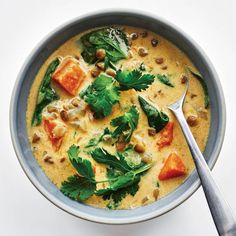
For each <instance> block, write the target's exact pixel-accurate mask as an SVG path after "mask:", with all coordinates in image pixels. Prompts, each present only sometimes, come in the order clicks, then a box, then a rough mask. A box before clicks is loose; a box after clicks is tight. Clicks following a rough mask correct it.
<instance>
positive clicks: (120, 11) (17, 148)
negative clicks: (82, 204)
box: [9, 8, 226, 225]
mask: <svg viewBox="0 0 236 236" xmlns="http://www.w3.org/2000/svg"><path fill="white" fill-rule="evenodd" d="M104 14H109V15H112V14H131V15H136V16H140V17H145V18H149V19H153V20H154V21H155V20H157V21H160V22H161V23H163V24H165V25H167V26H168V27H170V28H172V29H174V30H175V31H177V32H178V33H179V34H180V35H182V36H183V37H184V38H185V39H187V40H188V41H189V42H190V43H191V44H192V46H193V47H194V48H195V49H197V50H198V52H199V54H200V55H201V56H202V57H203V58H204V60H205V63H206V64H207V66H208V67H209V68H210V70H211V73H212V75H213V76H212V77H213V78H214V81H215V84H216V87H217V89H218V95H219V97H220V100H219V101H220V104H219V106H220V107H221V111H222V113H221V126H220V130H219V133H220V134H221V135H220V137H218V140H217V141H218V145H217V146H216V147H215V149H214V152H213V154H212V155H214V156H215V158H214V160H213V161H212V162H211V163H210V164H211V165H210V166H209V167H210V169H213V167H214V165H215V163H216V161H217V159H218V157H219V154H220V151H221V148H222V144H223V140H224V136H225V129H226V105H225V98H224V94H223V90H222V86H221V83H220V80H219V77H218V75H217V73H216V71H215V68H214V66H213V65H212V63H211V61H210V60H209V58H208V56H207V55H206V54H205V52H204V51H203V50H202V48H201V47H200V46H199V45H198V44H197V43H196V42H195V41H194V40H193V39H192V38H191V37H190V36H189V35H187V34H186V33H185V32H184V31H183V30H182V29H180V28H179V27H178V26H176V25H175V24H173V23H171V22H169V21H168V20H166V19H163V18H162V17H160V16H157V15H155V14H153V13H152V12H148V11H143V10H137V9H135V10H133V9H127V8H126V9H123V8H115V9H113V8H108V9H105V10H97V11H92V12H89V13H86V14H82V15H80V16H79V17H75V18H73V19H71V20H69V21H67V22H65V23H63V24H61V25H59V26H58V27H56V28H55V29H54V30H52V31H51V32H50V33H48V34H47V35H46V36H45V37H43V38H42V39H41V40H40V41H39V42H38V43H37V44H36V45H35V47H34V48H33V50H32V51H31V53H30V54H29V55H28V57H27V58H26V60H25V62H24V63H23V65H22V67H21V69H20V71H19V73H18V75H17V78H16V81H15V85H14V88H13V90H12V96H11V101H10V109H9V123H10V133H11V140H12V143H13V147H14V150H15V154H16V156H17V159H18V161H19V163H20V165H21V167H22V169H23V171H24V172H25V174H26V176H27V177H28V179H29V180H30V182H31V183H32V184H33V185H34V186H35V188H36V189H37V190H38V191H39V192H40V193H41V194H42V195H43V196H44V197H45V198H46V199H48V200H49V201H50V202H51V203H53V204H54V205H55V206H57V207H58V208H60V209H62V210H63V211H65V212H67V213H69V214H71V215H73V216H75V217H79V218H81V219H84V220H88V221H91V222H96V223H102V224H113V225H117V224H133V223H139V222H144V221H147V220H150V219H153V218H156V217H159V216H161V215H163V214H165V213H167V212H169V211H171V210H173V209H174V208H176V207H177V206H179V205H180V204H182V203H183V202H184V201H186V200H187V199H188V198H189V197H190V196H192V194H193V193H195V192H196V190H197V189H198V188H199V187H200V180H199V177H197V181H195V182H194V183H193V184H192V185H191V186H190V188H189V189H188V190H187V191H186V192H184V194H182V195H181V196H180V197H179V198H177V199H175V201H173V202H171V204H169V205H167V206H165V207H163V208H162V210H159V211H155V210H154V211H151V212H149V213H148V214H146V215H142V216H139V217H132V218H130V219H126V218H125V219H116V218H111V219H108V218H103V217H97V216H94V215H92V214H88V213H84V212H79V211H77V210H75V209H73V208H72V207H69V206H68V205H67V204H64V203H63V202H61V201H60V200H59V199H57V198H56V197H55V196H54V195H52V194H51V193H49V192H48V191H46V189H45V188H44V186H43V185H41V184H40V183H39V181H38V180H37V178H36V177H35V176H34V175H33V174H32V173H31V170H30V169H29V167H28V166H27V165H26V164H25V162H24V160H23V159H24V158H23V156H24V154H23V153H22V152H21V150H20V144H19V142H18V138H17V134H16V129H15V128H16V122H15V120H14V118H15V116H14V114H15V110H14V109H15V105H16V103H17V98H18V96H19V88H20V85H21V83H22V82H23V80H24V78H23V77H22V74H23V72H24V70H25V68H26V67H27V65H28V63H29V62H30V60H31V58H32V56H33V55H34V54H35V53H36V51H37V50H38V49H39V48H40V47H41V46H42V45H43V44H44V43H45V42H46V41H47V40H48V39H50V38H51V37H52V36H53V35H54V34H56V33H57V32H59V31H61V30H63V29H64V28H66V27H67V26H68V25H70V24H73V23H74V22H77V21H80V20H82V19H84V18H89V17H93V16H99V15H104ZM194 171H196V170H194Z"/></svg>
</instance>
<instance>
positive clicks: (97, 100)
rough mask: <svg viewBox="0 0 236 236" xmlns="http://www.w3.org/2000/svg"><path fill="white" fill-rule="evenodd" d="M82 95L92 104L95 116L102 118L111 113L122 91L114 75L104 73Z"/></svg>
mask: <svg viewBox="0 0 236 236" xmlns="http://www.w3.org/2000/svg"><path fill="white" fill-rule="evenodd" d="M80 96H81V97H82V98H83V99H84V100H85V101H86V102H87V103H88V104H89V105H90V107H91V109H92V111H93V112H94V116H95V118H97V119H100V118H104V117H105V116H108V115H110V114H111V112H112V106H113V105H114V104H115V103H117V102H118V101H119V97H120V92H119V90H118V87H117V86H116V85H115V81H114V80H113V79H112V77H110V76H106V75H103V74H102V75H100V76H98V77H97V78H96V80H95V81H94V82H93V83H92V84H91V85H89V86H88V87H87V89H86V90H84V91H82V92H81V93H80Z"/></svg>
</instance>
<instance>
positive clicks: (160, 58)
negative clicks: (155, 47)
mask: <svg viewBox="0 0 236 236" xmlns="http://www.w3.org/2000/svg"><path fill="white" fill-rule="evenodd" d="M155 62H156V63H157V64H162V63H163V62H164V58H163V57H158V58H156V59H155Z"/></svg>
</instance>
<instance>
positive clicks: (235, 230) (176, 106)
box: [168, 80, 236, 236]
mask: <svg viewBox="0 0 236 236" xmlns="http://www.w3.org/2000/svg"><path fill="white" fill-rule="evenodd" d="M188 87H189V82H188V80H187V81H186V89H185V92H184V94H183V96H182V97H181V98H180V99H179V100H178V101H176V102H175V103H173V104H171V105H169V106H168V108H169V109H170V110H171V111H172V112H173V113H174V115H175V116H176V118H177V120H178V121H179V124H180V127H181V129H182V131H183V134H184V136H185V138H186V141H187V143H188V146H189V149H190V152H191V154H192V157H193V160H194V162H195V165H196V169H197V172H198V175H199V177H200V180H201V183H202V188H203V190H204V193H205V196H206V199H207V202H208V205H209V208H210V211H211V215H212V218H213V220H214V222H215V226H216V228H217V231H218V233H219V235H221V236H223V235H224V236H236V220H235V218H234V216H233V213H232V211H231V209H230V207H229V205H228V204H227V202H226V201H225V200H224V199H223V197H222V195H221V192H220V190H219V188H218V187H217V185H216V183H215V181H214V180H213V177H212V175H211V172H210V169H209V167H208V165H207V163H206V161H205V159H204V157H203V155H202V153H201V151H200V149H199V147H198V145H197V143H196V141H195V139H194V137H193V135H192V133H191V131H190V128H189V126H188V124H187V122H186V120H185V117H184V114H183V110H182V108H183V103H184V100H185V96H186V93H187V91H188Z"/></svg>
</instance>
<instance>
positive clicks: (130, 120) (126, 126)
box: [111, 106, 139, 143]
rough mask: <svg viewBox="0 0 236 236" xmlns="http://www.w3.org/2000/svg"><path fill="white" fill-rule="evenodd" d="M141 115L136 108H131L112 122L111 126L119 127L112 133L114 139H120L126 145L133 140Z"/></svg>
mask: <svg viewBox="0 0 236 236" xmlns="http://www.w3.org/2000/svg"><path fill="white" fill-rule="evenodd" d="M138 119H139V113H138V110H137V108H136V106H131V108H130V110H129V111H128V112H125V114H124V115H123V116H119V117H117V118H115V119H113V120H112V121H111V126H113V127H117V128H116V129H115V130H114V132H113V133H112V137H113V138H119V140H122V141H124V142H126V143H128V142H129V141H130V139H131V136H132V134H133V132H134V130H135V129H136V128H137V126H138Z"/></svg>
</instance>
